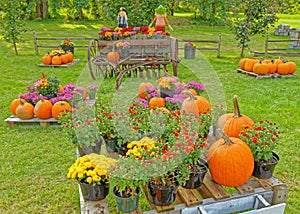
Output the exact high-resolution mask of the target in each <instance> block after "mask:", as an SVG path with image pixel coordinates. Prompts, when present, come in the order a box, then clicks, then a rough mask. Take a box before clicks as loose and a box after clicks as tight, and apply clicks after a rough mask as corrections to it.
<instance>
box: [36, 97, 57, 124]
mask: <svg viewBox="0 0 300 214" xmlns="http://www.w3.org/2000/svg"><path fill="white" fill-rule="evenodd" d="M52 106H53V105H52V103H51V102H50V101H49V100H44V99H43V98H41V100H39V101H38V102H37V104H36V105H35V107H34V114H35V116H36V117H37V118H39V119H49V118H50V117H51V116H52Z"/></svg>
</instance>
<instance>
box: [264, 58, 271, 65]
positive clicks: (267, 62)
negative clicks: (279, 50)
mask: <svg viewBox="0 0 300 214" xmlns="http://www.w3.org/2000/svg"><path fill="white" fill-rule="evenodd" d="M262 62H263V63H266V64H269V63H271V62H272V60H270V59H264V60H263V61H262Z"/></svg>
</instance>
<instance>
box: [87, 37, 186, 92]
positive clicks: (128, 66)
mask: <svg viewBox="0 0 300 214" xmlns="http://www.w3.org/2000/svg"><path fill="white" fill-rule="evenodd" d="M126 41H128V42H129V43H130V49H129V55H128V56H126V57H124V58H121V59H120V60H119V61H118V62H115V63H113V62H109V61H108V60H107V54H108V53H109V52H111V51H117V50H118V48H117V46H116V45H117V43H118V42H120V40H118V41H105V40H99V39H93V40H91V41H90V43H89V47H88V66H89V71H90V74H91V76H92V78H93V79H97V78H99V77H101V76H102V77H107V76H110V77H113V76H116V88H117V89H118V88H119V87H120V85H121V83H122V79H123V77H124V76H125V75H135V76H140V77H143V76H144V74H143V73H144V72H146V73H145V75H146V76H147V77H148V78H150V76H154V77H158V78H159V77H160V76H161V71H164V70H166V69H167V68H166V66H167V65H168V64H172V69H173V75H174V76H177V75H178V63H179V61H180V60H179V58H178V40H177V39H174V38H163V39H130V40H126Z"/></svg>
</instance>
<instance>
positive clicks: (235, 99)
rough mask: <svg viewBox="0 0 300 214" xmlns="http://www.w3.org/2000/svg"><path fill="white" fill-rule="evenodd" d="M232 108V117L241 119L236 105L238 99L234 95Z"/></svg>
mask: <svg viewBox="0 0 300 214" xmlns="http://www.w3.org/2000/svg"><path fill="white" fill-rule="evenodd" d="M233 106H234V112H233V113H234V117H241V116H242V115H241V112H240V108H239V104H238V99H237V96H236V95H234V96H233Z"/></svg>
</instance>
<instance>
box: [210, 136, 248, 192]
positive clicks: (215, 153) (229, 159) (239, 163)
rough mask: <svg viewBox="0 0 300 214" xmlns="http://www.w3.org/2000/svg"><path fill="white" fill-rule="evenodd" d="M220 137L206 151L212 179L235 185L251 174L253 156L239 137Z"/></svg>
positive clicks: (239, 184)
mask: <svg viewBox="0 0 300 214" xmlns="http://www.w3.org/2000/svg"><path fill="white" fill-rule="evenodd" d="M221 135H222V138H220V139H219V140H217V141H216V142H214V143H213V144H212V145H211V146H210V148H209V149H208V152H207V161H208V164H209V171H210V174H211V177H212V179H213V180H214V181H215V182H216V183H218V184H221V185H224V186H229V187H237V186H241V185H242V184H244V183H245V182H246V181H247V180H248V179H249V178H250V177H251V175H252V172H253V169H254V158H253V154H252V152H251V149H250V148H249V146H248V145H247V144H246V143H245V142H244V141H242V140H241V139H239V138H229V137H228V136H226V135H225V134H224V133H222V132H221Z"/></svg>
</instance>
